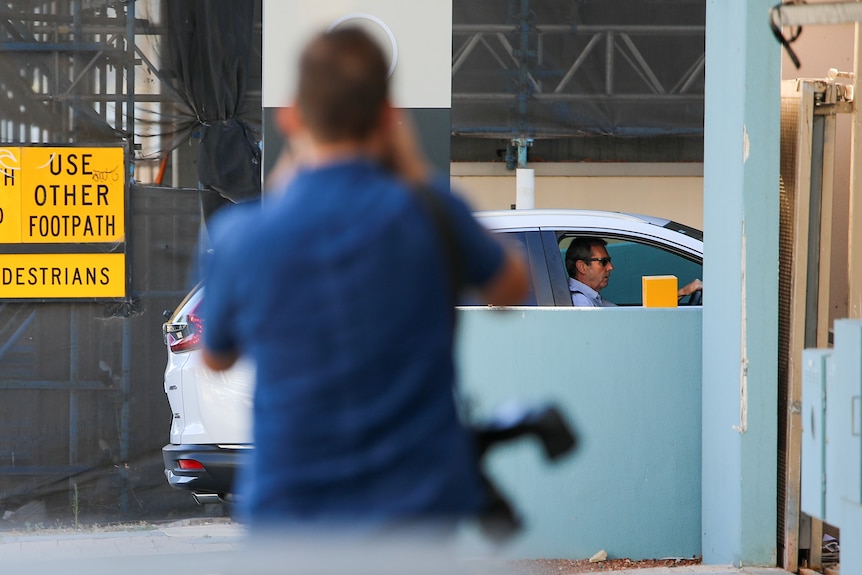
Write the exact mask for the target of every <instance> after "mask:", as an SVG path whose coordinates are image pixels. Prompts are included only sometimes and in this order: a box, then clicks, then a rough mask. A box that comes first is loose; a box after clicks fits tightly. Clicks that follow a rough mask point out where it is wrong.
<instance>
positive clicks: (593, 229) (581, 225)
mask: <svg viewBox="0 0 862 575" xmlns="http://www.w3.org/2000/svg"><path fill="white" fill-rule="evenodd" d="M475 216H476V218H477V220H478V221H479V222H480V223H481V224H482V225H483V226H485V227H486V228H488V229H489V230H492V231H495V232H501V231H519V230H535V229H550V230H557V231H565V230H572V231H584V232H588V233H590V234H595V235H600V236H621V235H622V236H628V237H637V238H643V239H652V240H654V241H658V242H659V243H662V244H666V245H672V246H677V247H681V248H683V249H684V250H685V251H689V252H695V253H697V254H699V255H701V256H702V255H703V240H702V237H703V236H702V234H701V232H700V231H699V230H695V229H693V228H689V227H687V226H684V225H681V224H677V223H676V222H673V221H671V220H669V219H666V218H659V217H655V216H646V215H642V214H629V213H624V212H610V211H602V210H567V209H539V210H535V209H532V210H496V211H481V212H475Z"/></svg>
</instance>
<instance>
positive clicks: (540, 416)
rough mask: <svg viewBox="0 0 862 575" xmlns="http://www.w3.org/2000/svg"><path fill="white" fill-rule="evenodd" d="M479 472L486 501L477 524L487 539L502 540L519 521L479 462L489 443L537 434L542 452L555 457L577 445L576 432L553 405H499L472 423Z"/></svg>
mask: <svg viewBox="0 0 862 575" xmlns="http://www.w3.org/2000/svg"><path fill="white" fill-rule="evenodd" d="M472 430H473V434H474V436H475V438H476V450H477V453H478V457H479V464H480V473H481V475H482V481H483V483H484V487H485V492H486V496H487V502H486V505H485V509H484V510H483V512H482V514H481V516H480V517H479V526H480V528H481V530H482V532H483V533H484V534H485V536H487V537H488V538H489V539H491V540H492V541H494V542H496V543H505V542H506V541H508V540H509V539H511V538H512V537H513V536H514V535H515V534H517V533H518V531H520V530H521V528H522V526H523V522H522V521H521V519H520V517H518V514H517V513H516V512H515V509H514V508H513V507H512V505H511V504H510V503H509V501H508V500H507V499H506V497H505V496H504V495H503V494H502V493H501V492H500V490H499V489H498V488H497V486H496V485H494V483H493V482H492V481H491V479H490V478H489V477H488V474H487V473H486V472H485V470H484V468H483V466H482V463H483V461H484V458H485V455H486V454H487V453H488V451H489V450H490V448H491V447H493V446H495V445H498V444H501V443H506V442H509V441H511V440H513V439H518V438H520V437H523V436H527V435H531V436H534V437H536V438H537V439H538V440H539V441H540V443H541V444H542V447H543V449H544V451H545V456H546V457H547V458H548V459H549V460H551V461H556V460H557V459H559V458H560V457H562V456H563V455H565V454H567V453H570V452H572V451H574V449H575V448H576V447H577V443H578V441H577V435H576V434H575V432H574V431H573V430H572V428H571V426H570V425H569V424H568V422H567V421H566V420H565V418H564V417H563V414H562V413H561V412H560V410H559V409H557V408H556V407H555V406H553V405H547V404H544V405H538V406H537V405H520V404H509V405H506V406H505V407H503V408H502V409H499V410H498V411H497V412H496V413H495V414H494V416H493V417H492V418H491V419H490V420H489V421H487V422H483V423H480V424H474V425H473V428H472Z"/></svg>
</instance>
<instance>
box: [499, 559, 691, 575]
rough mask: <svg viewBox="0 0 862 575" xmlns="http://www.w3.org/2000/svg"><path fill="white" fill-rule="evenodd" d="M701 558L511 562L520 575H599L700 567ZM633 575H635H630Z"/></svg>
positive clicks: (532, 560) (533, 560)
mask: <svg viewBox="0 0 862 575" xmlns="http://www.w3.org/2000/svg"><path fill="white" fill-rule="evenodd" d="M700 562H701V558H700V557H695V558H692V559H677V558H673V559H644V560H641V561H632V560H631V559H606V560H605V561H599V562H596V563H590V560H589V559H578V560H573V559H531V560H524V561H514V562H512V567H513V569H514V571H515V572H516V573H519V574H522V575H574V574H577V573H601V572H606V571H614V570H616V571H625V570H629V569H632V570H636V569H646V568H648V567H678V566H683V565H700ZM632 575H635V574H632Z"/></svg>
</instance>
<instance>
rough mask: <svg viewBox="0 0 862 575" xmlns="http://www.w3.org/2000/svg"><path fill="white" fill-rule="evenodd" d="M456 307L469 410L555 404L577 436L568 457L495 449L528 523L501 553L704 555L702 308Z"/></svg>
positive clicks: (505, 482) (531, 448)
mask: <svg viewBox="0 0 862 575" xmlns="http://www.w3.org/2000/svg"><path fill="white" fill-rule="evenodd" d="M458 317H459V324H458V325H459V340H458V346H457V357H458V361H459V369H460V375H459V377H460V386H459V389H460V392H461V395H462V396H463V397H462V399H463V400H464V401H465V406H466V409H467V411H468V413H467V415H468V416H469V417H473V418H482V417H485V416H487V415H488V414H489V413H490V412H491V411H492V410H493V409H494V408H495V407H498V406H500V405H502V404H504V403H506V402H508V401H511V400H521V401H524V402H531V401H554V402H556V403H558V404H559V405H560V406H561V407H562V408H563V410H564V411H565V413H566V414H567V416H568V417H569V418H570V420H571V421H572V422H573V424H574V426H575V427H576V429H577V432H578V434H579V436H580V440H581V444H580V449H579V450H578V451H577V452H576V453H575V454H574V455H571V456H568V457H566V458H565V459H564V460H562V461H561V462H559V463H547V462H546V461H545V459H544V455H543V452H542V451H541V448H540V446H539V444H538V443H537V442H534V441H533V440H531V439H524V440H519V441H518V442H516V443H514V444H511V445H509V446H506V447H503V448H500V449H498V450H497V451H495V452H493V453H492V455H491V456H490V458H489V459H490V460H489V463H490V466H489V468H490V470H491V472H492V474H493V476H494V478H495V480H496V481H497V483H498V485H499V486H500V487H501V488H502V490H503V491H504V492H505V493H507V494H508V495H510V496H511V499H512V502H513V503H514V504H515V505H516V507H517V508H518V510H519V511H520V512H521V513H522V515H523V516H524V519H525V521H526V524H527V529H526V530H525V531H524V532H523V533H522V535H520V536H519V537H518V538H517V539H516V540H515V541H514V542H512V543H511V544H509V545H508V546H507V547H506V548H505V549H504V550H503V555H504V556H509V557H517V558H572V559H582V558H586V557H590V556H592V555H593V554H594V553H596V552H597V551H599V550H602V549H604V550H605V551H607V553H608V555H609V557H611V558H615V557H628V558H631V559H633V560H635V559H645V558H660V557H692V556H696V555H700V552H701V497H700V493H701V310H700V308H678V309H644V308H616V309H586V308H553V309H550V308H513V309H505V310H502V309H491V308H463V309H461V310H460V311H459V316H458ZM471 537H472V535H471V534H467V535H465V540H470V539H471ZM471 544H477V543H476V541H471ZM488 551H490V549H488Z"/></svg>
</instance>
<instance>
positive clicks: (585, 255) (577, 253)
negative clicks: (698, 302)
mask: <svg viewBox="0 0 862 575" xmlns="http://www.w3.org/2000/svg"><path fill="white" fill-rule="evenodd" d="M607 244H608V243H607V242H606V241H605V240H603V239H601V238H597V237H594V236H584V237H579V238H575V239H574V240H572V243H571V244H570V245H569V249H568V250H566V271H567V272H568V274H569V291H570V292H571V293H572V304H573V305H575V306H577V307H616V305H617V304H615V303H613V302H611V301H608V300H606V299H603V298H602V296H601V293H599V292H601V291H602V290H603V289H604V288H606V287H607V286H608V282H609V281H610V279H611V272H612V271H613V270H614V264H612V263H611V256H609V255H608V250H607V247H606V246H607ZM698 290H703V282H701V281H700V280H699V279H696V280H694V281H692V282H691V283H689V284H688V285H686V286H684V287H682V288H680V289H679V290H678V292H677V295H678V297H680V298H683V297H685V296H688V295H691V294H692V293H694V292H696V291H698Z"/></svg>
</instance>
